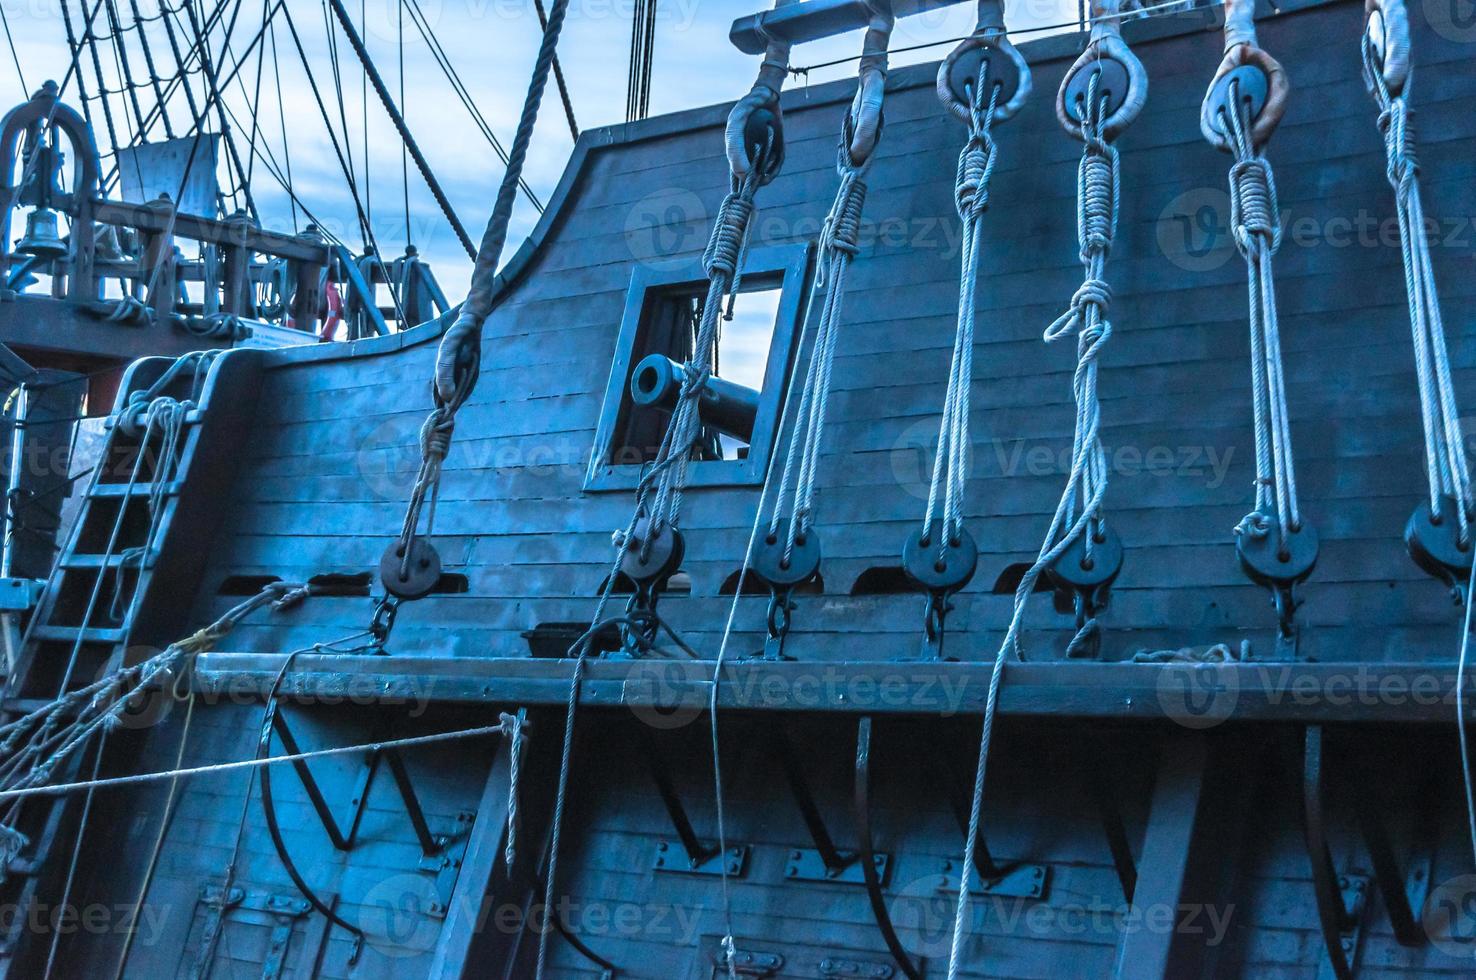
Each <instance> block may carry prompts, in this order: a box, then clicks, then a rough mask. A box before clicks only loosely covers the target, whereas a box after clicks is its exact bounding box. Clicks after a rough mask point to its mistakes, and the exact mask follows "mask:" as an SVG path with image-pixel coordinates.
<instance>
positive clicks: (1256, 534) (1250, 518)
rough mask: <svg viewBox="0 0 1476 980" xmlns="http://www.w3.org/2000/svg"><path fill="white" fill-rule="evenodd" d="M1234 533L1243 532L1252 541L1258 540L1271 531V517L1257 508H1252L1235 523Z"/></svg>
mask: <svg viewBox="0 0 1476 980" xmlns="http://www.w3.org/2000/svg"><path fill="white" fill-rule="evenodd" d="M1235 533H1236V534H1237V535H1240V534H1243V535H1245V536H1246V537H1248V538H1250V539H1251V540H1252V541H1260V540H1261V539H1263V538H1265V537H1266V535H1268V534H1270V533H1271V518H1270V517H1268V516H1267V515H1265V514H1263V513H1261V512H1260V511H1258V510H1253V511H1251V512H1250V513H1249V514H1246V515H1245V516H1244V517H1242V518H1241V519H1240V523H1239V524H1237V525H1235Z"/></svg>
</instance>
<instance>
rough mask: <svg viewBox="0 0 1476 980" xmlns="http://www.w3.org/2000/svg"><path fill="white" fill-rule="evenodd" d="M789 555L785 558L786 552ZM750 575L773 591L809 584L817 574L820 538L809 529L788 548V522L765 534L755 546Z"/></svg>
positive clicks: (801, 533)
mask: <svg viewBox="0 0 1476 980" xmlns="http://www.w3.org/2000/svg"><path fill="white" fill-rule="evenodd" d="M786 550H788V551H789V555H788V557H786V556H785V551H786ZM749 567H750V568H752V569H753V573H754V574H755V575H757V576H758V577H759V578H761V579H763V580H764V581H765V582H766V583H768V584H769V585H770V586H771V587H774V588H780V589H784V588H794V587H795V586H797V585H803V584H804V583H806V582H808V581H810V579H812V578H814V577H815V575H816V574H817V573H818V572H819V571H820V535H819V534H818V533H816V531H815V529H814V528H809V529H808V530H806V531H802V532H800V534H799V535H798V536H797V537H796V538H795V539H794V547H793V548H790V547H789V521H784V522H782V523H780V525H779V527H778V529H777V530H776V531H774V532H772V533H770V532H766V533H765V534H764V535H763V536H762V537H761V538H759V539H758V541H757V542H756V543H755V545H754V551H753V560H752V562H751V563H750V565H749Z"/></svg>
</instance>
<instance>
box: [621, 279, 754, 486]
mask: <svg viewBox="0 0 1476 980" xmlns="http://www.w3.org/2000/svg"><path fill="white" fill-rule="evenodd" d="M782 299H783V282H782V279H781V278H780V277H779V276H774V275H769V276H758V277H754V278H751V279H748V280H746V281H745V282H744V283H743V287H742V290H741V292H739V293H738V294H737V295H736V296H735V297H732V305H731V312H732V318H731V319H729V318H728V316H727V314H728V312H729V308H725V309H724V310H723V312H722V314H721V315H720V317H719V320H718V339H717V345H716V347H717V350H716V355H715V357H714V362H715V363H714V369H713V376H712V377H711V378H710V379H709V380H708V383H707V388H706V390H705V391H704V393H703V395H702V402H701V404H700V407H699V413H700V416H701V419H702V423H703V425H702V429H701V431H700V433H699V435H698V437H697V441H696V446H697V451H696V455H695V457H694V459H695V461H698V462H712V461H718V460H746V459H747V458H748V455H749V450H750V445H751V443H752V441H753V432H754V424H755V421H756V418H757V415H758V411H759V402H760V399H761V397H762V393H763V391H764V389H765V385H766V384H767V382H768V372H769V360H770V354H771V352H772V348H773V345H774V342H775V337H776V327H777V325H778V318H779V311H780V306H781V302H782ZM706 301H707V284H706V283H690V284H682V285H678V286H673V287H665V288H660V289H652V290H650V291H648V293H647V295H646V302H645V304H644V307H643V310H642V317H641V324H640V327H639V329H638V332H637V337H636V342H635V345H634V349H633V351H632V355H633V356H632V357H631V364H632V368H631V373H630V379H629V383H628V384H627V385H625V386H624V390H623V391H622V393H621V408H620V417H619V420H618V421H617V423H616V427H615V438H614V439H612V440H611V442H610V446H609V451H608V454H607V458H606V462H608V463H609V464H611V465H615V466H629V465H643V464H646V463H650V462H652V461H653V460H654V459H655V458H656V454H657V451H658V449H659V447H660V445H661V440H662V438H663V437H664V436H665V435H666V430H667V427H668V426H669V425H670V424H671V412H672V409H674V408H675V406H676V401H677V397H678V393H679V392H680V389H681V385H682V382H683V380H684V377H685V365H686V363H687V362H688V361H689V360H690V359H691V357H692V354H693V347H694V344H695V342H696V337H697V329H698V326H699V324H700V323H701V321H702V313H703V306H704V304H705V303H706Z"/></svg>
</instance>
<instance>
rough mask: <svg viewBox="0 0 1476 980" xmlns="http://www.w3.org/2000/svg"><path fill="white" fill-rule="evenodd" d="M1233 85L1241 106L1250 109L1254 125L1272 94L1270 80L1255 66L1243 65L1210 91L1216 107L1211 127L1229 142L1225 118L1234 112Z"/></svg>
mask: <svg viewBox="0 0 1476 980" xmlns="http://www.w3.org/2000/svg"><path fill="white" fill-rule="evenodd" d="M1231 83H1234V85H1235V94H1236V96H1237V98H1239V100H1240V103H1241V105H1244V106H1247V107H1248V108H1249V109H1250V116H1249V118H1250V121H1251V122H1252V123H1254V122H1255V121H1256V118H1257V117H1258V116H1260V114H1261V110H1262V109H1264V108H1266V99H1267V97H1268V95H1269V93H1270V80H1269V79H1267V78H1266V73H1265V72H1264V71H1262V70H1261V69H1260V68H1258V67H1257V66H1255V65H1241V66H1240V67H1239V68H1235V69H1233V70H1231V71H1228V72H1226V73H1225V74H1223V75H1221V76H1220V78H1219V80H1218V81H1216V82H1215V85H1214V88H1212V89H1210V94H1209V99H1208V101H1209V103H1210V105H1211V106H1213V107H1214V112H1212V113H1211V114H1210V126H1211V127H1212V128H1213V129H1214V131H1215V132H1217V133H1219V134H1220V135H1221V136H1223V137H1224V138H1225V139H1227V140H1228V139H1229V138H1230V133H1229V132H1228V131H1227V130H1226V129H1225V122H1224V118H1225V113H1226V112H1230V111H1233V107H1232V106H1231V105H1230V85H1231Z"/></svg>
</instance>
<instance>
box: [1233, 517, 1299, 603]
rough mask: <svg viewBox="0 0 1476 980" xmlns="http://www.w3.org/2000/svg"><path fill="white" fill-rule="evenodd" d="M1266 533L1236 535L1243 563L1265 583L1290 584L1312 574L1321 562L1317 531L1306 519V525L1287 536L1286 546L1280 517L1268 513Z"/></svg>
mask: <svg viewBox="0 0 1476 980" xmlns="http://www.w3.org/2000/svg"><path fill="white" fill-rule="evenodd" d="M1267 523H1268V527H1269V528H1270V529H1269V530H1268V531H1267V532H1266V534H1264V535H1263V536H1261V537H1259V538H1257V537H1253V536H1251V535H1249V534H1240V535H1237V536H1236V539H1235V550H1236V552H1237V553H1238V554H1239V555H1240V566H1241V568H1243V569H1245V574H1246V575H1248V576H1250V578H1251V580H1252V581H1254V582H1256V583H1258V584H1260V585H1265V586H1271V587H1274V586H1289V585H1295V584H1296V583H1298V582H1300V581H1302V580H1303V579H1305V578H1306V577H1307V576H1308V575H1311V574H1312V569H1313V568H1314V567H1316V565H1317V548H1318V541H1317V531H1316V530H1314V529H1313V527H1312V525H1311V524H1309V523H1307V522H1306V521H1305V520H1304V521H1303V522H1302V526H1301V527H1300V528H1297V529H1295V530H1293V531H1291V532H1290V533H1289V534H1288V535H1287V538H1286V550H1285V551H1284V552H1283V551H1282V550H1281V547H1280V545H1281V532H1280V531H1279V530H1278V528H1277V526H1276V518H1275V517H1272V516H1269V515H1268V516H1267Z"/></svg>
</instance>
